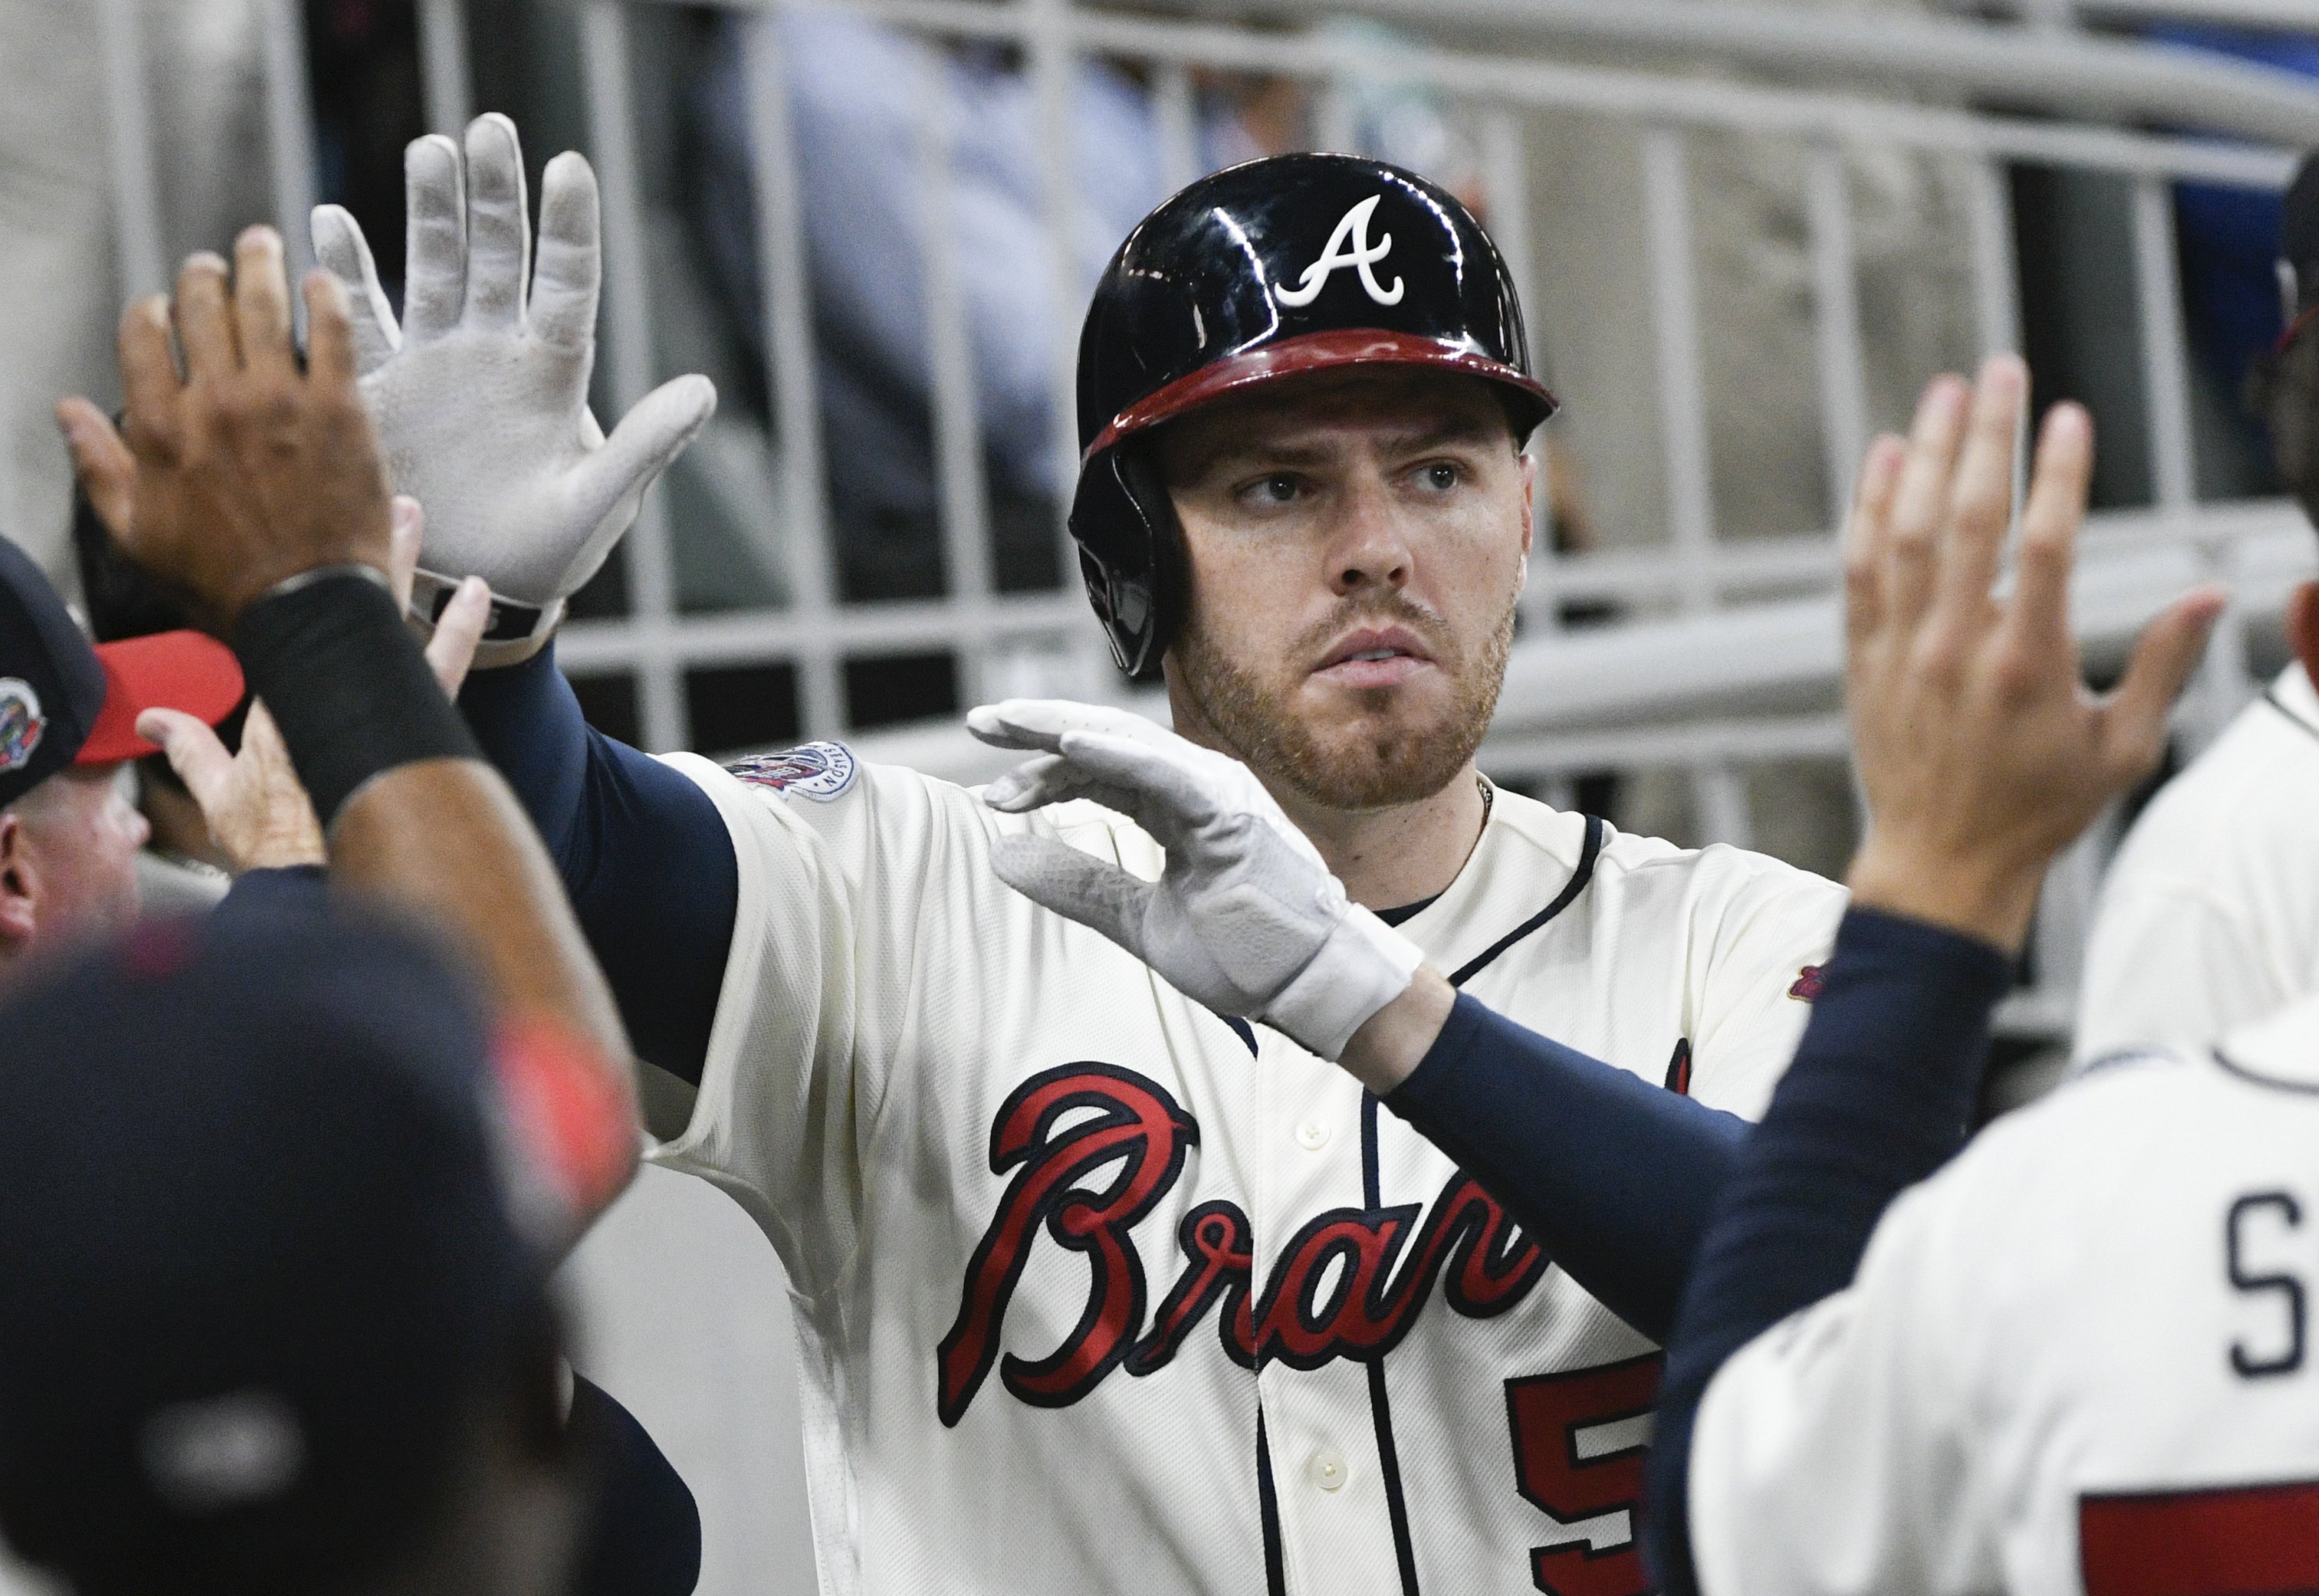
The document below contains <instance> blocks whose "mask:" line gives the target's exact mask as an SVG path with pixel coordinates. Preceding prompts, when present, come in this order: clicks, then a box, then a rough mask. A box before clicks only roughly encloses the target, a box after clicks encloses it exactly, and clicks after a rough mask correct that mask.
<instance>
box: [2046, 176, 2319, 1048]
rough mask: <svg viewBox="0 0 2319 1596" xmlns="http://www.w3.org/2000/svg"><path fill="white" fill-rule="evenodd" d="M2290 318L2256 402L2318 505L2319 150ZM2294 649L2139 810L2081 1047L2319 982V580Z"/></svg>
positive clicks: (2284, 268) (2242, 1012)
mask: <svg viewBox="0 0 2319 1596" xmlns="http://www.w3.org/2000/svg"><path fill="white" fill-rule="evenodd" d="M2279 255H2280V259H2279V262H2278V266H2279V272H2280V276H2281V279H2282V281H2283V282H2284V283H2285V284H2288V285H2289V286H2288V290H2287V306H2286V309H2287V321H2288V324H2287V332H2286V335H2285V337H2283V338H2281V339H2280V343H2279V347H2278V350H2277V351H2276V353H2275V354H2274V355H2273V356H2271V357H2270V358H2269V360H2268V361H2267V362H2266V363H2265V365H2264V366H2263V368H2262V377H2261V381H2260V383H2259V388H2260V393H2261V400H2262V403H2261V410H2262V415H2263V419H2264V420H2265V421H2266V422H2267V423H2268V425H2269V432H2270V439H2271V448H2272V454H2273V456H2274V458H2275V459H2276V460H2277V462H2278V474H2279V477H2280V479H2281V480H2282V481H2283V482H2285V483H2286V484H2287V487H2288V488H2289V489H2291V490H2292V491H2294V492H2295V494H2296V497H2297V499H2298V500H2300V501H2301V503H2302V505H2303V508H2304V512H2305V514H2306V515H2313V516H2319V336H2314V322H2319V162H2314V161H2311V160H2306V161H2305V163H2304V165H2303V168H2302V170H2301V171H2299V172H2298V173H2297V174H2296V179H2295V182H2294V184H2293V185H2292V186H2291V187H2290V188H2289V189H2288V190H2287V202H2286V207H2285V213H2284V215H2283V217H2282V221H2281V226H2280V236H2279ZM2287 641H2288V643H2289V644H2290V645H2292V646H2293V648H2294V651H2295V658H2294V659H2292V660H2290V661H2288V662H2287V667H2286V668H2285V669H2284V670H2282V671H2280V672H2279V673H2278V675H2277V676H2276V677H2274V678H2273V679H2272V680H2271V681H2270V683H2269V686H2268V687H2267V688H2266V689H2265V690H2264V691H2263V693H2262V695H2261V696H2260V698H2258V699H2256V700H2255V701H2254V702H2253V703H2251V704H2249V705H2248V706H2247V707H2246V708H2244V709H2242V710H2241V711H2240V712H2239V715H2238V717H2236V718H2235V719H2234V720H2233V721H2232V722H2231V724H2230V726H2227V727H2226V728H2224V732H2223V734H2222V735H2220V736H2219V737H2217V738H2215V741H2214V743H2213V744H2212V745H2210V746H2209V747H2208V748H2207V749H2206V751H2205V752H2204V753H2201V754H2199V756H2198V757H2197V759H2196V760H2194V761H2193V762H2191V764H2190V766H2189V768H2188V769H2187V770H2185V771H2183V772H2182V773H2181V774H2180V775H2179V776H2177V777H2176V778H2175V779H2174V780H2172V781H2170V782H2169V783H2167V785H2166V786H2165V787H2164V788H2163V789H2161V790H2160V792H2159V793H2158V796H2157V797H2155V798H2152V800H2151V801H2150V804H2149V807H2146V808H2145V809H2143V812H2142V814H2141V816H2140V817H2139V818H2137V819H2136V820H2135V821H2134V827H2133V829H2132V830H2131V831H2130V832H2128V833H2127V834H2126V838H2125V843H2124V845H2123V846H2121V847H2120V848H2119V849H2118V852H2117V856H2116V859H2114V860H2113V861H2111V862H2110V867H2109V873H2108V874H2107V877H2106V878H2105V879H2104V880H2103V882H2102V891H2101V901H2100V906H2099V909H2098V913H2097V915H2096V916H2095V920H2094V926H2093V932H2092V934H2091V935H2090V936H2089V938H2088V939H2087V942H2086V968H2085V979H2084V983H2083V985H2082V987H2080V995H2079V1004H2078V1028H2077V1040H2076V1053H2077V1058H2078V1059H2079V1060H2080V1062H2081V1063H2082V1062H2089V1061H2090V1060H2092V1059H2098V1058H2099V1057H2101V1056H2102V1055H2103V1054H2105V1053H2107V1052H2111V1051H2114V1050H2117V1049H2120V1048H2125V1047H2133V1046H2137V1045H2140V1046H2165V1047H2192V1048H2205V1047H2207V1046H2210V1045H2212V1044H2213V1043H2214V1042H2215V1041H2219V1040H2221V1039H2222V1038H2223V1037H2224V1036H2225V1035H2227V1034H2228V1033H2229V1032H2232V1031H2233V1030H2235V1029H2236V1028H2237V1027H2239V1026H2240V1025H2242V1024H2244V1023H2248V1022H2250V1021H2253V1020H2257V1019H2261V1018H2263V1017H2265V1016H2266V1015H2269V1014H2273V1013H2275V1012H2277V1011H2278V1009H2279V1008H2281V1007H2283V1006H2284V1005H2287V1004H2289V1003H2293V1002H2295V1001H2296V999H2298V998H2301V997H2305V996H2309V995H2310V994H2312V993H2313V992H2314V991H2319V831H2314V829H2313V828H2312V827H2311V826H2309V825H2306V824H2305V819H2306V817H2307V816H2309V814H2310V812H2311V805H2312V802H2313V801H2314V799H2319V692H2314V688H2313V682H2314V679H2315V678H2314V672H2319V582H2305V583H2304V584H2302V586H2300V587H2299V588H2297V589H2296V592H2295V594H2294V597H2293V598H2292V600H2290V601H2289V603H2288V606H2287Z"/></svg>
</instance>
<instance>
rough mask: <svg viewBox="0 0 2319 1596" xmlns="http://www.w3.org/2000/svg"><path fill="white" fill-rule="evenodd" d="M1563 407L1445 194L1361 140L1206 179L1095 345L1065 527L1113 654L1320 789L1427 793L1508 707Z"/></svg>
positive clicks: (1363, 800) (1301, 784) (1155, 225)
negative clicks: (1361, 148)
mask: <svg viewBox="0 0 2319 1596" xmlns="http://www.w3.org/2000/svg"><path fill="white" fill-rule="evenodd" d="M1553 409H1554V401H1553V399H1552V397H1551V396H1550V395H1548V393H1547V392H1546V390H1545V389H1544V388H1543V387H1541V386H1540V385H1539V384H1538V382H1537V380H1536V379H1535V378H1534V377H1532V376H1531V375H1530V374H1529V356H1528V351H1527V348H1526V347H1525V343H1524V338H1523V332H1522V323H1521V312H1520V307H1519V305H1518V304H1517V302H1516V301H1515V297H1514V293H1513V288H1512V284H1511V280H1510V278H1509V276H1508V275H1507V272H1506V269H1505V266H1504V265H1503V263H1502V261H1501V260H1500V258H1499V257H1498V254H1497V251H1496V249H1495V248H1494V247H1493V245H1492V244H1491V243H1490V240H1489V239H1488V237H1487V235H1486V234H1485V233H1484V232H1483V230H1482V229H1481V226H1480V224H1479V223H1478V222H1476V221H1475V219H1474V218H1473V217H1472V215H1470V214H1469V213H1468V212H1466V209H1465V208H1464V206H1462V205H1461V204H1459V203H1458V202H1457V200H1456V199H1455V198H1453V197H1452V196H1450V195H1449V194H1448V193H1446V192H1445V191H1443V190H1441V189H1439V188H1438V187H1436V186H1434V185H1431V184H1429V183H1426V182H1425V181H1423V180H1422V179H1421V178H1418V177H1415V176H1412V175H1410V174H1408V173H1406V172H1403V171H1400V170H1398V169H1397V168H1394V167H1386V166H1383V165H1381V164H1379V163H1376V162H1374V161H1366V160H1358V159H1354V158H1349V157H1343V156H1283V157H1277V158H1272V159H1269V160H1263V161H1255V162H1250V163H1249V164H1248V165H1246V166H1242V167H1234V168H1232V169H1231V170H1229V171H1225V172H1222V173H1219V174H1217V175H1215V176H1212V177H1208V178H1205V179H1203V180H1202V181H1201V182H1199V183H1197V184H1195V185H1192V186H1191V187H1190V188H1188V189H1187V190H1185V191H1184V192H1183V193H1182V194H1178V195H1177V196H1176V197H1175V198H1173V199H1171V200H1169V202H1168V203H1166V204H1164V205H1162V206H1160V209H1159V210H1157V211H1155V212H1153V213H1152V214H1151V215H1150V217H1148V218H1146V219H1145V221H1143V222H1142V223H1141V225H1140V226H1139V227H1138V228H1137V229H1136V230H1135V231H1134V233H1132V235H1130V237H1129V239H1128V240H1127V242H1126V243H1125V244H1124V245H1123V246H1122V247H1121V249H1120V252H1119V254H1118V256H1117V257H1115V258H1114V261H1113V263H1112V266H1111V268H1110V270H1109V271H1108V272H1107V273H1106V274H1105V278H1104V281H1103V283H1102V284H1100V285H1099V286H1098V287H1097V289H1096V300H1095V303H1094V305H1093V307H1092V308H1091V310H1090V311H1089V312H1088V316H1087V328H1086V331H1085V333H1084V335H1083V337H1082V339H1081V343H1080V350H1079V412H1080V413H1079V428H1080V435H1081V441H1082V443H1083V445H1084V446H1085V449H1086V464H1085V466H1084V468H1083V470H1082V473H1081V476H1080V482H1079V487H1078V497H1077V500H1076V501H1075V503H1074V505H1073V509H1072V518H1071V527H1072V531H1073V532H1074V534H1075V535H1077V537H1078V540H1079V545H1080V550H1081V564H1082V566H1083V568H1084V571H1085V573H1086V575H1087V587H1088V592H1089V596H1090V597H1091V598H1092V599H1093V600H1094V602H1095V605H1096V610H1097V612H1098V613H1099V614H1100V615H1101V616H1102V617H1103V618H1104V620H1105V624H1106V627H1108V629H1109V631H1110V633H1111V636H1112V640H1113V644H1114V650H1115V652H1116V653H1117V654H1118V656H1119V659H1120V662H1121V663H1122V664H1123V666H1124V667H1126V668H1127V669H1129V670H1130V671H1131V672H1135V673H1137V674H1139V675H1150V674H1152V673H1153V672H1155V671H1157V670H1159V669H1160V668H1162V667H1163V666H1164V669H1165V672H1166V674H1167V677H1168V681H1169V690H1170V694H1171V697H1172V699H1173V701H1174V706H1175V709H1176V713H1177V717H1178V725H1179V727H1181V728H1182V729H1185V730H1187V731H1188V732H1190V733H1192V734H1193V735H1201V734H1202V733H1203V732H1205V734H1207V735H1209V736H1211V737H1212V738H1213V739H1214V740H1215V741H1218V742H1221V743H1223V744H1224V745H1226V746H1227V747H1229V748H1231V749H1232V751H1233V752H1235V753H1239V754H1240V755H1241V757H1243V758H1245V759H1247V760H1248V761H1249V762H1250V763H1251V764H1252V765H1254V766H1255V767H1256V768H1257V769H1258V770H1259V771H1260V772H1262V773H1263V774H1265V775H1266V776H1268V778H1271V779H1273V780H1275V781H1276V782H1280V783H1285V784H1286V785H1287V786H1288V787H1289V788H1291V789H1295V791H1297V792H1298V793H1300V794H1302V795H1303V796H1304V797H1305V798H1308V799H1310V800H1312V801H1313V802H1315V803H1317V804H1321V805H1324V806H1327V807H1340V808H1370V807H1384V806H1388V805H1393V804H1397V803H1405V802H1408V801H1411V800H1412V799H1415V798H1421V797H1424V796H1426V795H1428V794H1430V793H1431V792H1434V791H1438V790H1439V789H1440V788H1441V786H1442V785H1443V784H1444V783H1446V782H1447V781H1448V780H1449V779H1450V778H1451V777H1452V776H1454V775H1455V774H1456V773H1457V771H1459V770H1460V769H1461V768H1463V767H1464V765H1465V763H1466V761H1467V760H1468V759H1469V758H1470V757H1471V756H1472V753H1473V752H1474V749H1475V746H1477V745H1478V744H1479V742H1480V740H1481V735H1482V733H1483V731H1484V729H1485V727H1486V726H1487V725H1488V721H1489V717H1490V713H1491V710H1492V709H1493V707H1494V706H1495V703H1496V699H1497V693H1498V689H1499V686H1500V683H1501V681H1502V677H1503V674H1504V664H1505V656H1506V648H1507V645H1508V643H1509V642H1510V641H1511V635H1512V625H1513V607H1514V600H1515V598H1516V597H1517V595H1518V594H1519V593H1520V587H1521V582H1522V576H1523V572H1524V570H1525V564H1524V561H1525V556H1526V555H1527V553H1528V550H1529V527H1530V516H1529V503H1530V496H1531V494H1532V491H1533V490H1534V487H1535V482H1534V477H1533V473H1532V469H1531V466H1530V464H1529V462H1528V461H1527V460H1526V459H1525V458H1524V457H1523V456H1522V455H1521V449H1522V446H1523V445H1524V443H1525V442H1526V441H1527V439H1528V437H1529V434H1530V432H1531V431H1532V429H1533V428H1535V427H1536V426H1537V424H1538V422H1539V421H1540V420H1542V419H1545V418H1546V417H1547V416H1548V415H1549V414H1551V413H1552V411H1553Z"/></svg>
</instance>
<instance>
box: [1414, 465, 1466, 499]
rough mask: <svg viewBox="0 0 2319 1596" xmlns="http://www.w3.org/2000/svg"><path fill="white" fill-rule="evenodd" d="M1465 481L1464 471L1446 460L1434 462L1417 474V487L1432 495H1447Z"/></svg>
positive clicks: (1424, 466)
mask: <svg viewBox="0 0 2319 1596" xmlns="http://www.w3.org/2000/svg"><path fill="white" fill-rule="evenodd" d="M1465 480H1466V473H1465V471H1464V470H1463V469H1462V468H1461V467H1459V466H1458V465H1457V464H1455V463H1454V462H1452V461H1448V460H1436V461H1434V462H1433V463H1432V464H1430V465H1423V466H1420V467H1419V468H1418V472H1417V485H1418V486H1419V487H1421V488H1423V489H1425V490H1426V491H1429V492H1433V493H1447V492H1448V491H1449V490H1450V489H1452V488H1454V487H1456V486H1457V484H1458V483H1459V482H1464V481H1465Z"/></svg>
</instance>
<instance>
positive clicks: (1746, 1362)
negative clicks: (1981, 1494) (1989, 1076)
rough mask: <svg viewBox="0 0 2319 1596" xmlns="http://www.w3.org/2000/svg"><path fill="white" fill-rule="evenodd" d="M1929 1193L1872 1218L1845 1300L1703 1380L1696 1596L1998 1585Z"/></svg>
mask: <svg viewBox="0 0 2319 1596" xmlns="http://www.w3.org/2000/svg"><path fill="white" fill-rule="evenodd" d="M1941 1199H1942V1193H1941V1192H1940V1191H1939V1190H1938V1188H1937V1187H1924V1186H1920V1187H1917V1189H1916V1190H1914V1191H1912V1192H1910V1193H1908V1194H1907V1195H1903V1196H1902V1197H1901V1198H1900V1200H1899V1202H1898V1203H1896V1204H1893V1206H1892V1208H1891V1209H1890V1211H1889V1212H1888V1213H1886V1214H1885V1216H1884V1219H1883V1222H1881V1224H1880V1225H1878V1227H1877V1229H1876V1233H1875V1235H1874V1237H1873V1238H1872V1240H1871V1241H1870V1244H1869V1249H1868V1253H1867V1256H1866V1257H1865V1258H1863V1260H1862V1262H1861V1267H1860V1273H1859V1275H1858V1276H1857V1277H1856V1279H1855V1280H1854V1284H1853V1285H1852V1286H1851V1288H1850V1289H1848V1290H1846V1291H1844V1292H1841V1293H1838V1294H1836V1295H1835V1296H1832V1297H1829V1298H1827V1299H1825V1300H1824V1301H1822V1302H1820V1303H1816V1304H1814V1305H1813V1306H1812V1307H1810V1308H1808V1309H1806V1310H1804V1311H1803V1312H1800V1313H1798V1314H1796V1315H1794V1316H1793V1317H1792V1318H1791V1319H1788V1320H1786V1321H1783V1322H1782V1323H1780V1324H1778V1325H1775V1326H1773V1328H1772V1329H1770V1330H1766V1331H1764V1334H1762V1335H1760V1336H1758V1337H1756V1338H1755V1339H1754V1340H1753V1341H1750V1342H1749V1343H1748V1344H1747V1345H1746V1346H1745V1347H1743V1348H1740V1349H1739V1351H1738V1352H1737V1353H1736V1354H1734V1355H1733V1357H1731V1359H1730V1361H1728V1363H1726V1364H1725V1365H1724V1366H1723V1367H1722V1368H1721V1369H1720V1370H1719V1372H1718V1373H1717V1375H1716V1376H1715V1378H1714V1380H1713V1381H1712V1382H1711V1383H1710V1384H1709V1386H1708V1388H1707V1393H1706V1396H1705V1397H1704V1398H1703V1400H1702V1401H1701V1403H1700V1409H1699V1415H1698V1419H1697V1421H1696V1423H1695V1425H1694V1428H1693V1430H1692V1449H1691V1465H1690V1479H1689V1484H1690V1493H1691V1541H1692V1563H1693V1565H1694V1566H1695V1568H1696V1569H1697V1571H1698V1574H1699V1587H1700V1590H1701V1591H1702V1592H1703V1593H1704V1596H1837V1593H1838V1592H1845V1593H1859V1596H1866V1593H1868V1592H1875V1593H1877V1596H1936V1593H1938V1596H1950V1593H1954V1596H1964V1593H1965V1592H1969V1591H1990V1590H1995V1589H1998V1588H1999V1586H2000V1584H2001V1581H2000V1579H1999V1577H1998V1570H1999V1547H1998V1545H1997V1540H1996V1534H1995V1526H1994V1519H1993V1518H1992V1517H1991V1516H1990V1515H1988V1514H1985V1513H1976V1512H1974V1511H1973V1510H1972V1501H1973V1496H1974V1492H1975V1490H1976V1483H1975V1479H1974V1476H1973V1474H1972V1469H1971V1464H1972V1447H1971V1444H1970V1438H1969V1437H1968V1436H1967V1435H1966V1434H1964V1433H1963V1431H1964V1426H1965V1425H1966V1424H1967V1423H1968V1422H1969V1421H1970V1412H1971V1407H1970V1404H1969V1403H1968V1402H1966V1401H1965V1400H1964V1397H1963V1393H1960V1392H1959V1391H1958V1390H1957V1389H1956V1388H1955V1387H1956V1386H1957V1384H1958V1376H1957V1375H1956V1373H1955V1372H1954V1367H1953V1366H1952V1365H1951V1362H1950V1358H1949V1354H1950V1353H1951V1352H1952V1351H1954V1349H1955V1348H1956V1337H1957V1336H1958V1335H1960V1334H1962V1333H1963V1322H1962V1319H1963V1316H1961V1315H1960V1313H1959V1312H1958V1302H1957V1297H1958V1295H1959V1289H1958V1288H1959V1287H1960V1286H1961V1285H1963V1284H1964V1283H1963V1282H1957V1281H1948V1282H1944V1281H1943V1279H1942V1278H1941V1276H1943V1274H1944V1273H1945V1266H1944V1265H1943V1264H1942V1262H1941V1254H1942V1252H1943V1251H1944V1250H1945V1249H1943V1248H1941V1247H1938V1246H1936V1245H1930V1243H1933V1242H1934V1241H1935V1240H1936V1237H1937V1235H1938V1234H1939V1232H1941V1231H1945V1230H1946V1229H1947V1228H1948V1225H1947V1218H1948V1216H1947V1215H1946V1214H1945V1213H1943V1212H1942V1210H1943V1208H1944V1207H1945V1206H1946V1204H1944V1203H1943V1202H1942V1200H1941ZM1944 1286H1946V1289H1944Z"/></svg>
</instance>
